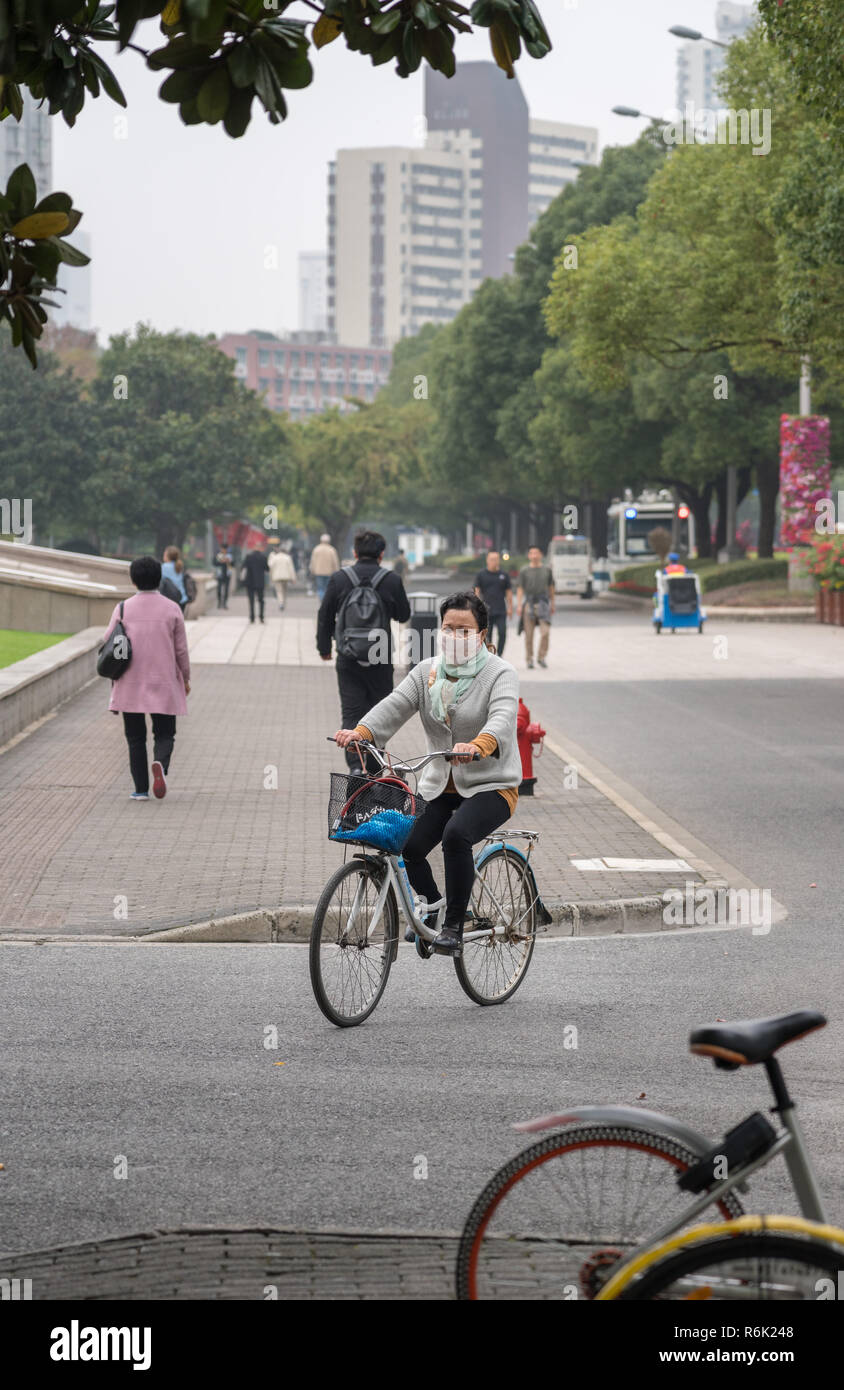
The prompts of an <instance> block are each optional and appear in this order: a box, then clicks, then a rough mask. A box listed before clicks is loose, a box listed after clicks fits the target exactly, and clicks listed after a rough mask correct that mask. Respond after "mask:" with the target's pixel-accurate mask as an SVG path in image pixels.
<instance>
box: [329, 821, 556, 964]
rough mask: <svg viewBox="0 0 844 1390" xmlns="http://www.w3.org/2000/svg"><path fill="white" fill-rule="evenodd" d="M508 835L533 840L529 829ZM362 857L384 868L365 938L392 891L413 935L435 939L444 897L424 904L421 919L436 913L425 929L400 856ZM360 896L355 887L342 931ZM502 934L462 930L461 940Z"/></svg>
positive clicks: (492, 929)
mask: <svg viewBox="0 0 844 1390" xmlns="http://www.w3.org/2000/svg"><path fill="white" fill-rule="evenodd" d="M510 834H511V836H512V835H518V834H521V835H524V836H528V837H530V838H531V839H535V838H536V837H535V832H533V831H529V830H525V831H521V832H520V831H511V832H510ZM500 839H501V837H500V836H495V835H488V836H485V838H484V841H483V843H488V842H492V841H495V840H499V841H500ZM364 857H365V858H370V857H371V858H372V859H375V860H377V861H380V862H381V863H383V864H384V865H385V868H386V872H385V874H384V882H383V883H382V884H381V890H380V892H379V894H378V899H377V901H376V904H375V910H374V912H373V914H372V918H371V921H370V923H369V929H368V931H367V936H371V935H372V933H373V932H374V931H375V928H376V927H377V926H378V923H379V922H380V920H381V915H382V913H383V911H384V904H385V903H386V901H387V894H388V893H389V892H390V889H391V888H392V890H393V892H394V893H395V895H396V901H397V903H398V905H399V909H400V911H401V912H402V914H403V915H404V917H405V919H406V921H408V922H409V923H410V925H411V926H412V927H413V930H414V931H415V932H416V933H417V935H418V936H420V937H421V938H422V940H423V941H427V942H431V941H433V940H435V938H436V937H437V935H438V934H439V931H440V929H441V926H442V920H443V917H444V915H445V898H439V899H438V900H437V901H436V902H433V903H426V904H425V909H424V911H425V917H428V916H430V914H431V913H432V912H436V914H437V918H436V923H435V925H434V926H433V927H429V926H428V924H427V923H426V922H425V920H424V918H423V917H422V916H421V914H420V912H419V911H418V909H417V899H416V897H415V894H414V892H413V889H412V888H411V886H410V880H409V878H408V877H407V869H406V868H405V864H404V860H403V858H402V857H401V855H400V854H384V853H381V854H377V853H376V854H374V855H372V856H369V855H365V856H364ZM478 881H479V880H478V878H477V875H476V878H475V882H478ZM480 882H482V883H483V891H484V893H486V895H487V897H488V898H489V899H490V900H491V902H492V904H493V905H494V906H495V907H497V908H498V911H499V913H500V914H501V916H502V917H503V918H506V909H505V907H504V905H503V904H502V903H500V902H499V901H498V899H497V897H496V896H495V894H494V893H493V892H492V889H491V888H490V887H489V884H487V883H484V882H483V880H480ZM362 893H363V884H361V885H359V887H358V890H357V893H356V894H355V897H354V901H353V902H352V906H351V909H350V912H349V920H348V923H347V924H346V929H345V930H346V932H348V931H351V930H352V929H353V928H354V927H355V926H356V923H357V912H358V909H359V906H360V901H361V897H362ZM504 932H505V928H504V927H503V926H489V927H479V928H478V930H477V931H464V933H463V941H464V942H467V941H479V940H482V939H484V938H488V937H492V936H503V935H504ZM344 935H345V933H344Z"/></svg>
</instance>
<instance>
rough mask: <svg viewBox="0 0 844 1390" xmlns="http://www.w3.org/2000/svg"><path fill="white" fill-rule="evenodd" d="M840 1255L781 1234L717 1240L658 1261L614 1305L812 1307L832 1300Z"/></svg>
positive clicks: (843, 1266) (842, 1265) (841, 1266)
mask: <svg viewBox="0 0 844 1390" xmlns="http://www.w3.org/2000/svg"><path fill="white" fill-rule="evenodd" d="M842 1272H844V1251H842V1250H841V1249H840V1248H838V1247H836V1246H834V1245H829V1244H827V1243H826V1242H825V1241H822V1240H813V1239H811V1238H807V1237H805V1236H791V1235H781V1234H779V1233H778V1232H775V1231H771V1232H766V1233H764V1234H758V1235H752V1234H751V1235H737V1236H729V1235H726V1236H719V1237H716V1238H715V1239H714V1240H707V1241H704V1242H702V1243H701V1244H700V1245H693V1246H691V1247H690V1248H689V1249H687V1250H678V1251H677V1252H676V1254H674V1255H669V1256H668V1257H667V1258H666V1259H663V1260H659V1262H658V1263H657V1264H655V1265H654V1266H653V1267H652V1268H651V1269H649V1270H648V1271H647V1272H646V1273H645V1274H643V1275H642V1276H641V1278H639V1279H634V1280H633V1282H632V1283H631V1284H630V1285H628V1287H627V1288H626V1289H624V1291H623V1292H622V1293H620V1294H619V1295H618V1301H619V1302H622V1301H624V1300H626V1301H628V1302H638V1301H640V1300H643V1299H648V1300H652V1299H664V1300H666V1301H668V1302H678V1301H684V1300H690V1301H704V1302H709V1301H712V1302H723V1303H729V1302H732V1301H735V1302H742V1303H744V1302H751V1303H753V1302H773V1303H776V1302H780V1301H781V1300H787V1301H790V1302H795V1301H801V1300H809V1299H811V1300H812V1301H813V1302H816V1301H817V1300H818V1298H819V1297H820V1296H821V1292H822V1291H823V1290H824V1289H826V1288H829V1284H830V1281H831V1291H830V1292H827V1293H826V1294H825V1297H827V1298H829V1297H832V1298H836V1297H837V1296H838V1295H837V1290H838V1288H839V1280H838V1276H839V1275H840V1274H841V1273H842Z"/></svg>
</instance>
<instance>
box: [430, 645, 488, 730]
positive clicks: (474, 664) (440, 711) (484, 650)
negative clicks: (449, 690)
mask: <svg viewBox="0 0 844 1390" xmlns="http://www.w3.org/2000/svg"><path fill="white" fill-rule="evenodd" d="M488 660H489V649H488V647H486V646H485V644H484V643H483V642H482V643H481V645H480V648H479V650H478V654H477V656H473V657H472V660H471V661H466V662H464V664H463V665H462V666H447V665H446V661H445V657H444V656H443V654H442V652H440V655H439V656H438V658H437V664H436V666H435V667H434V669H435V671H436V673H437V674H436V677H435V679H434V683H433V685H431V686H430V687H429V693H430V696H431V709H432V711H433V714H434V718H435V719H439V720H441V721H442V723H443V724H448V723H449V722H450V721H449V719H448V717H447V715H446V709H445V705H444V704H443V688H444V687H445V684H446V679H447V677H448V676H457V683H456V685H454V683H453V682H449V684H451V685H454V695H453V696H452V699H451V704H455V703H456V702H457V701H458V700H459V699H460V696H461V695H462V694H463V693H464V691H466V690H468V689H469V686H470V685H471V684H472V681H473V680H474V679H475V676H476V675H477V674H478V672H479V671H482V670H483V668H484V666H485V665H486V663H487V661H488Z"/></svg>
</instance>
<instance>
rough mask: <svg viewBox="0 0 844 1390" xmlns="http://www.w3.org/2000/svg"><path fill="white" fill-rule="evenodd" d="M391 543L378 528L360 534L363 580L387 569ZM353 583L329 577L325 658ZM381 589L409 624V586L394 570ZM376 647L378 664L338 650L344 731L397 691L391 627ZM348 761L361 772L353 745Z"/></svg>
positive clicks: (322, 614)
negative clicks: (383, 564) (386, 553)
mask: <svg viewBox="0 0 844 1390" xmlns="http://www.w3.org/2000/svg"><path fill="white" fill-rule="evenodd" d="M386 547H387V542H386V541H385V539H384V537H383V536H382V535H379V533H378V532H377V531H360V532H359V533H358V535H356V536H355V541H354V551H355V563H354V566H353V568H354V572H355V574H356V576H357V579H358V582H359V583H361V584H367V583H371V582H372V577H373V575H374V574H376V573H377V571H378V570H380V569H381V559H382V557H383V554H384V551H385V549H386ZM353 587H354V586H353V584H352V581H351V579H350V577H349V575H347V574H345V573H344V572H343V570H341V569H340V570H337V572H336V574H332V576H331V578H330V579H329V581H328V587H327V588H326V591H325V597H324V598H323V600H322V603H321V604H320V608H319V616H318V617H317V651H318V652H319V654H320V656H321V657H322V659H323V661H330V660H331V644H332V641H333V639H334V635H335V630H336V626H337V615H338V613H339V611H340V609H341V607H342V605H343V602H344V600H345V599H346V598H347V597H348V595H349V594H350V593H351V592H352V589H353ZM377 592H378V595H379V598H380V599H381V601H382V603H383V605H384V609H385V611H386V614H387V616H388V618H389V620H390V621H393V622H398V623H406V622H407V620H408V619H409V617H410V604H409V603H408V601H407V594H406V593H405V591H404V585H403V584H402V582H401V579H400V577H399V576H398V575H397V574H395V573H394V571H393V570H385V571H384V578H383V579H382V580H380V581H379V583H378V590H377ZM373 650H374V651H376V652H377V656H378V658H379V659H378V660H377V661H375V662H374V663H373V664H369V663H361V662H359V661H356V660H354V658H351V657H348V656H343V655H342V654H341V653H339V652H338V654H337V661H336V666H337V685H338V687H339V691H340V710H341V720H342V725H343V728H344V729H353V728H354V727H355V725H356V724H358V723H359V722H360V720H361V718H362V717H363V715H364V714H366V711H367V710H369V709H371V708H372V706H373V705H374V704H377V703H378V701H379V700H383V699H384V698H385V697H386V696H387V695H389V694H390V692H391V691H392V688H393V644H392V636H391V633H390V631H389V627H388V628H387V630H386V632H385V634H384V637H383V640H382V641H380V642H379V643H378V644H377V648H374V649H373ZM346 761H347V763H348V765H349V768H350V769H351V770H352V771H354V770H355V769H357V770H358V771H360V758H359V757H358V755H357V753H356V752H355V750H354V748H353V747H351V746H350V747H349V748H347V749H346ZM369 761H370V763H371V766H369V771H370V772H376V771H377V766H376V764H375V762H374V760H372V759H370V760H369Z"/></svg>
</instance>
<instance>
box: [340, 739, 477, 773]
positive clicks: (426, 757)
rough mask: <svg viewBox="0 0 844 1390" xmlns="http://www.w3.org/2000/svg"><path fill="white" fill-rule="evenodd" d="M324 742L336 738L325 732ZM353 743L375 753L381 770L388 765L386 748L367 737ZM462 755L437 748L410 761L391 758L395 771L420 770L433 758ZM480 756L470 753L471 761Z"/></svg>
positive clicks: (448, 760)
mask: <svg viewBox="0 0 844 1390" xmlns="http://www.w3.org/2000/svg"><path fill="white" fill-rule="evenodd" d="M326 742H328V743H335V742H336V739H334V737H333V736H332V735H331V734H326ZM354 743H355V745H356V746H357V747H360V748H365V749H366V750H367V752H369V753H373V754H374V755H375V758H376V760H377V761H378V763H379V764H380V766H381V768H382V770H383V769H384V768H389V767H390V763H389V761H388V759H389V758H390V756H391V755H390V754H388V753H387V750H386V748H376V746H375V744H374V743H370V742H369V741H368V739H365V738H356V739H354ZM348 746H349V745H347V747H348ZM463 756H465V755H464V754H462V753H448V752H441V751H439V750H438V751H437V752H435V753H425V754H423V756H422V757H421V758H414V759H413V760H412V761H411V762H409V761H408V760H407V759H406V758H401V759H398V758H396V759H393V763H392V766H393V771H395V772H420V771H421V769H422V768H423V767H426V766H427V764H428V763H430V762H433V760H434V758H445V760H446V762H448V763H450V762H451V761H452V760H453V759H454V758H455V757H458V758H459V757H463ZM480 756H481V755H480V753H478V752H475V753H474V754H473V755H472V758H471V761H472V762H473V763H475V762H478V761H479V760H480Z"/></svg>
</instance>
